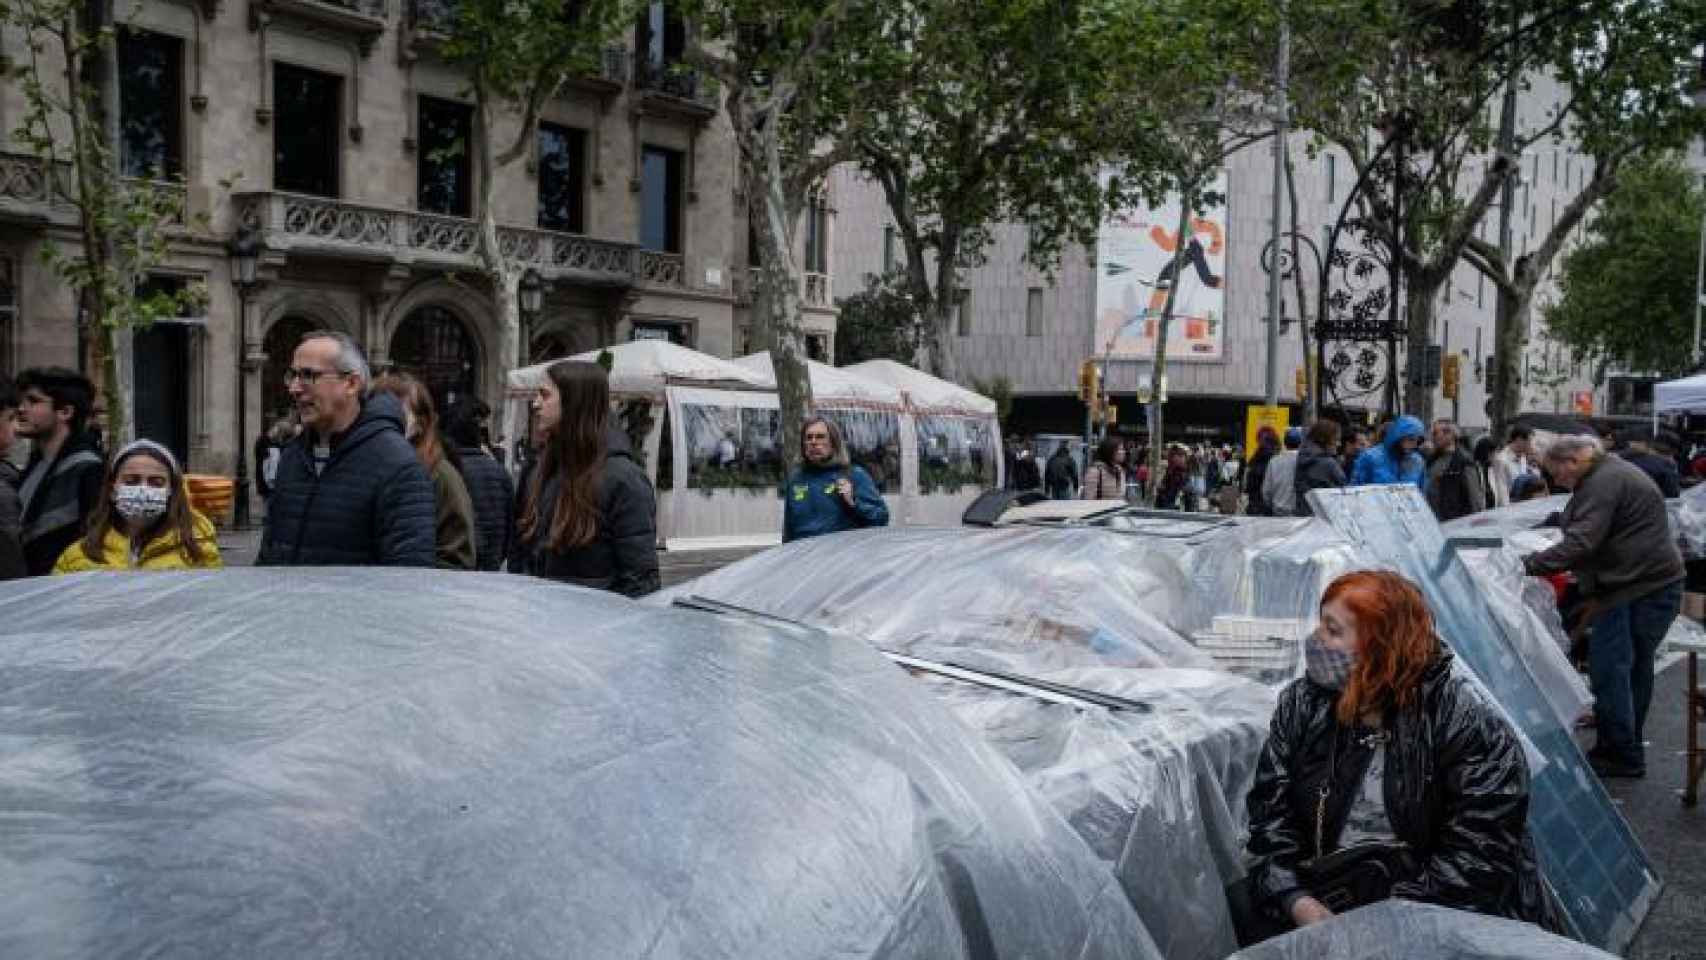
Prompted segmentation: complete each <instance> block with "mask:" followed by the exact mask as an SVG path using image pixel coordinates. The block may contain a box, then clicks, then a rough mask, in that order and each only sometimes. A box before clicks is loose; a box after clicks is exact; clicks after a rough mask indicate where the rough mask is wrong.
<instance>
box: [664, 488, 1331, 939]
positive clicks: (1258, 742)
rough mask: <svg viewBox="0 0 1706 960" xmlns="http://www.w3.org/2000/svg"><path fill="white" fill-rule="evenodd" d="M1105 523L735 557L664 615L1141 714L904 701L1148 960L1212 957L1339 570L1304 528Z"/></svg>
mask: <svg viewBox="0 0 1706 960" xmlns="http://www.w3.org/2000/svg"><path fill="white" fill-rule="evenodd" d="M1116 523H1117V527H1111V528H1085V527H1074V528H1065V529H1062V528H1047V527H1007V528H1000V529H994V530H988V529H974V528H957V529H934V530H916V529H913V530H907V529H902V530H893V529H891V530H886V531H855V532H852V533H846V534H839V535H836V536H833V537H822V538H816V539H813V540H805V541H799V542H796V543H792V544H788V545H786V546H784V547H781V548H779V549H776V550H771V551H767V552H766V553H763V554H760V555H758V556H755V557H750V558H748V559H746V560H743V561H741V562H740V563H738V564H734V565H732V566H729V567H725V568H723V569H722V570H720V571H717V572H715V573H712V574H709V575H707V576H705V577H702V578H700V579H698V580H695V581H693V582H692V583H690V584H687V585H685V586H683V587H681V588H678V590H677V591H675V594H674V596H686V595H697V596H702V597H707V598H710V599H713V600H717V601H721V602H723V603H726V604H731V605H734V606H738V607H744V608H746V609H749V610H754V611H757V612H760V613H764V614H768V615H771V616H780V617H785V618H789V619H794V620H800V621H804V622H807V623H812V624H815V625H820V626H825V627H828V628H831V629H836V630H839V631H845V632H847V633H850V634H853V635H857V636H859V637H862V638H864V639H866V640H868V641H869V642H871V643H873V644H875V645H877V646H879V647H882V648H885V649H889V650H893V651H895V652H899V653H904V654H907V655H909V656H914V657H919V658H923V659H927V660H933V661H937V662H944V663H955V664H961V665H965V666H969V667H973V668H983V669H997V670H1002V671H1005V672H1008V673H1014V674H1020V675H1023V676H1028V677H1033V678H1037V679H1041V680H1047V681H1054V682H1059V683H1066V684H1069V685H1072V686H1076V687H1081V688H1084V689H1089V690H1093V691H1096V692H1097V693H1104V694H1114V695H1117V696H1124V697H1127V698H1129V699H1132V700H1135V701H1138V702H1140V703H1142V704H1144V705H1145V706H1146V707H1147V709H1145V710H1143V711H1139V712H1125V711H1113V712H1109V711H1103V710H1077V709H1074V708H1073V707H1070V706H1063V705H1058V704H1051V703H1046V702H1042V701H1039V700H1035V699H1030V698H1024V697H1016V696H1014V695H1012V694H1010V693H1005V692H1000V691H992V690H989V689H986V688H983V687H977V686H972V685H968V684H966V683H963V682H958V681H953V680H946V679H943V678H940V677H937V676H934V675H926V677H925V679H923V681H922V682H924V683H926V684H928V685H929V686H930V688H931V689H932V690H933V691H935V692H936V694H937V695H938V696H939V697H941V698H942V699H943V700H944V702H946V703H947V704H948V705H949V706H950V707H951V708H952V709H953V711H954V713H955V714H956V715H957V716H958V717H959V718H960V720H962V721H963V722H964V723H966V724H967V725H969V726H971V727H972V728H973V729H976V730H978V731H980V732H982V734H983V736H984V738H985V739H986V740H987V741H988V742H989V743H991V744H994V745H995V746H996V748H997V749H999V750H1000V751H1001V752H1002V753H1003V754H1005V755H1006V756H1007V757H1008V758H1009V759H1010V760H1012V762H1013V763H1014V764H1015V765H1016V766H1018V768H1019V769H1020V770H1021V771H1022V772H1023V773H1024V774H1025V775H1026V778H1027V780H1028V782H1029V783H1030V784H1031V786H1032V788H1033V789H1034V790H1036V791H1037V792H1039V793H1040V794H1041V795H1042V796H1044V797H1046V798H1047V799H1048V800H1049V801H1050V802H1052V803H1053V804H1054V806H1055V808H1056V810H1057V811H1058V812H1059V813H1060V815H1061V816H1063V817H1064V818H1065V819H1066V820H1067V821H1068V822H1070V823H1071V824H1072V825H1073V827H1074V828H1075V829H1076V830H1077V831H1078V832H1079V834H1080V835H1081V836H1082V837H1083V838H1084V839H1085V841H1086V842H1087V843H1088V844H1089V845H1090V847H1091V849H1092V850H1094V851H1095V852H1096V854H1097V855H1098V856H1099V857H1101V858H1102V860H1103V861H1104V862H1105V863H1106V864H1107V867H1108V869H1109V870H1110V871H1111V872H1112V874H1113V875H1114V876H1116V877H1118V878H1119V880H1120V883H1121V885H1122V887H1123V888H1124V889H1125V891H1126V894H1127V896H1128V897H1129V898H1130V899H1131V902H1132V903H1133V904H1134V905H1135V906H1136V907H1137V909H1138V913H1139V915H1140V917H1141V918H1142V920H1143V922H1144V925H1145V926H1146V928H1147V929H1148V930H1149V931H1150V933H1151V934H1152V935H1153V936H1154V938H1155V940H1156V942H1157V943H1158V944H1159V945H1160V946H1161V948H1162V950H1163V952H1164V953H1165V954H1166V956H1168V957H1170V958H1176V960H1197V958H1204V960H1207V958H1216V957H1221V956H1224V955H1225V954H1226V953H1228V952H1230V951H1231V950H1232V949H1233V948H1234V947H1235V946H1236V944H1235V941H1234V940H1233V936H1232V928H1231V925H1230V920H1229V918H1228V917H1227V914H1226V904H1225V897H1224V895H1223V890H1224V888H1225V885H1226V884H1227V883H1229V882H1231V881H1233V880H1236V879H1238V878H1239V877H1240V876H1242V874H1243V867H1242V862H1241V856H1242V846H1243V831H1244V829H1245V822H1246V816H1245V809H1244V800H1245V796H1246V794H1248V792H1249V789H1250V784H1251V782H1252V780H1253V778H1254V774H1255V766H1256V761H1257V758H1258V756H1259V754H1260V750H1261V746H1262V744H1263V743H1264V742H1265V740H1266V738H1267V729H1268V719H1269V717H1270V715H1271V713H1272V710H1273V697H1274V694H1275V692H1276V688H1277V685H1279V684H1282V683H1284V682H1288V681H1290V680H1291V679H1293V678H1294V677H1295V676H1297V674H1298V672H1299V670H1300V666H1301V660H1300V651H1299V647H1298V644H1299V641H1300V640H1301V637H1302V636H1303V635H1304V633H1305V632H1306V631H1307V630H1308V629H1309V628H1310V627H1311V626H1312V624H1313V620H1314V616H1315V610H1314V604H1315V602H1316V600H1317V598H1318V597H1319V596H1320V593H1321V591H1322V589H1323V588H1324V587H1325V585H1326V583H1327V582H1329V581H1330V580H1331V579H1332V577H1334V576H1336V575H1337V574H1338V573H1340V572H1343V571H1344V570H1345V569H1349V568H1350V566H1351V565H1352V564H1353V561H1354V559H1355V558H1354V555H1353V552H1352V551H1351V550H1350V548H1349V547H1348V545H1347V544H1346V543H1345V542H1344V541H1343V540H1342V539H1341V538H1339V537H1338V536H1337V535H1336V534H1334V533H1333V532H1332V531H1331V529H1329V528H1327V527H1326V526H1325V525H1324V524H1316V523H1311V522H1309V521H1273V520H1256V521H1246V520H1237V521H1221V520H1216V521H1207V522H1205V521H1203V520H1199V519H1195V518H1184V517H1180V516H1179V515H1173V516H1172V517H1151V516H1133V517H1121V518H1118V520H1117V521H1116ZM670 599H672V597H671V596H664V597H659V598H658V599H657V600H656V601H655V602H660V603H661V602H669V600H670ZM1134 667H1135V668H1140V669H1130V668H1134ZM1115 668H1125V669H1115ZM1233 671H1236V672H1237V673H1241V674H1243V675H1244V677H1247V678H1251V679H1244V678H1241V677H1238V676H1232V675H1229V674H1230V672H1233ZM1253 680H1261V681H1264V682H1265V684H1264V683H1258V682H1252V681H1253Z"/></svg>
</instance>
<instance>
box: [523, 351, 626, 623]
mask: <svg viewBox="0 0 1706 960" xmlns="http://www.w3.org/2000/svg"><path fill="white" fill-rule="evenodd" d="M533 426H534V443H535V444H536V446H537V448H538V450H539V455H538V457H537V459H536V460H535V461H534V462H533V464H532V465H531V466H530V468H529V475H528V476H527V477H525V478H524V479H523V483H522V488H521V489H522V493H521V496H522V498H523V503H524V506H523V508H522V509H521V511H520V516H521V519H520V521H519V523H518V524H517V526H518V531H517V532H518V534H519V539H518V545H517V547H516V556H515V559H514V560H512V561H511V564H510V569H511V570H513V571H516V572H519V573H529V574H532V575H534V576H537V577H546V578H549V579H552V580H561V581H564V582H566V583H574V584H578V585H580V586H586V587H594V588H597V589H602V590H610V591H613V592H616V593H620V594H624V595H626V596H630V597H638V596H642V595H644V594H647V593H651V592H652V591H654V590H656V589H657V588H658V557H657V499H656V497H655V496H654V495H653V493H652V485H651V481H650V480H648V479H646V472H645V470H644V469H642V468H641V467H640V465H639V463H638V462H636V461H635V459H634V455H633V450H632V448H631V447H630V446H629V443H628V438H627V435H626V434H624V433H623V432H622V431H620V430H618V429H616V428H615V427H614V426H613V425H612V424H611V422H610V378H609V376H608V375H607V374H606V373H605V372H604V368H603V367H601V366H599V365H598V364H596V363H583V362H581V361H578V360H564V361H561V362H559V363H555V364H552V365H551V367H550V368H549V369H547V370H546V376H545V383H544V384H543V385H542V386H541V387H540V388H539V393H538V395H537V396H535V397H534V400H533Z"/></svg>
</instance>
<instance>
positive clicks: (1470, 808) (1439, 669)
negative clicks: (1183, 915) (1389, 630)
mask: <svg viewBox="0 0 1706 960" xmlns="http://www.w3.org/2000/svg"><path fill="white" fill-rule="evenodd" d="M1451 663H1452V655H1451V653H1450V652H1449V651H1443V650H1442V652H1441V654H1440V656H1439V658H1438V659H1437V660H1436V661H1435V662H1434V663H1433V665H1432V666H1430V667H1429V668H1428V671H1427V673H1426V674H1425V675H1424V676H1423V678H1422V682H1421V696H1420V697H1418V698H1417V699H1416V700H1415V701H1414V702H1412V703H1411V704H1410V706H1409V707H1407V708H1405V709H1403V710H1391V711H1388V715H1387V729H1389V730H1391V731H1392V739H1391V741H1390V742H1389V743H1388V745H1387V748H1386V750H1387V756H1386V778H1385V781H1386V812H1387V816H1388V817H1389V818H1390V820H1391V822H1392V830H1393V833H1394V834H1396V835H1397V837H1398V839H1400V840H1402V841H1404V842H1405V843H1406V844H1408V845H1409V846H1410V848H1411V849H1412V850H1414V851H1416V853H1417V855H1418V861H1419V862H1420V864H1421V872H1420V874H1419V875H1417V876H1415V877H1411V878H1408V879H1406V880H1402V881H1400V882H1399V883H1398V884H1397V886H1396V887H1395V888H1394V889H1393V896H1394V897H1397V898H1401V899H1405V900H1416V901H1420V902H1424V903H1435V904H1440V905H1442V906H1447V907H1454V908H1457V909H1461V910H1469V911H1473V912H1476V913H1485V914H1492V915H1495V916H1501V917H1508V918H1511V919H1516V920H1526V921H1530V922H1534V923H1541V922H1544V921H1545V919H1546V918H1547V916H1548V913H1547V910H1546V906H1545V903H1546V901H1545V898H1544V895H1543V893H1542V890H1541V884H1540V871H1539V868H1538V867H1537V865H1536V863H1537V861H1536V858H1535V853H1534V843H1533V840H1532V839H1531V838H1530V836H1529V833H1528V764H1527V761H1526V760H1525V759H1524V758H1523V753H1522V745H1521V743H1520V742H1519V740H1518V739H1517V736H1516V733H1515V732H1514V731H1513V730H1512V729H1511V728H1510V725H1509V724H1508V723H1507V722H1506V721H1505V719H1504V717H1503V716H1502V715H1501V714H1500V713H1499V712H1498V710H1497V709H1496V708H1495V707H1494V706H1492V705H1491V704H1490V703H1488V702H1487V701H1486V700H1485V699H1483V696H1482V694H1481V693H1480V692H1479V691H1478V689H1477V688H1476V687H1475V686H1474V685H1473V683H1472V682H1471V681H1470V680H1469V679H1468V678H1467V677H1462V676H1457V675H1454V674H1453V673H1452V669H1451ZM1336 701H1337V695H1336V694H1335V693H1334V692H1333V691H1331V690H1327V689H1325V688H1323V687H1320V686H1318V685H1316V684H1315V683H1314V682H1312V681H1310V680H1308V679H1307V678H1299V679H1298V680H1295V681H1293V682H1292V684H1291V685H1290V686H1289V687H1287V688H1286V689H1285V690H1284V691H1283V692H1282V693H1281V694H1280V698H1279V706H1278V707H1277V708H1276V709H1275V711H1274V717H1273V722H1272V725H1271V727H1270V730H1269V733H1268V742H1267V746H1266V747H1265V748H1263V750H1262V758H1261V762H1260V764H1259V765H1258V767H1257V769H1256V783H1255V786H1253V787H1252V788H1251V789H1250V797H1249V808H1250V842H1249V853H1250V857H1251V860H1252V864H1251V867H1250V878H1251V885H1250V887H1251V891H1252V895H1253V896H1254V897H1255V898H1256V900H1257V906H1258V907H1259V908H1260V909H1262V910H1264V911H1265V912H1267V913H1268V914H1269V915H1270V916H1273V917H1276V918H1284V919H1289V917H1286V915H1285V907H1286V906H1287V905H1288V901H1289V900H1290V899H1291V898H1292V896H1293V895H1294V894H1297V893H1300V892H1303V891H1302V888H1301V886H1300V885H1299V883H1298V879H1297V874H1296V873H1295V872H1294V871H1295V868H1296V867H1297V865H1298V864H1299V863H1302V862H1303V861H1306V860H1310V859H1313V858H1314V857H1315V855H1316V836H1315V815H1316V806H1317V798H1318V796H1319V794H1318V790H1319V789H1320V787H1321V786H1322V785H1323V784H1324V783H1325V782H1326V780H1327V775H1328V768H1329V756H1330V752H1331V750H1332V748H1333V743H1334V740H1335V739H1337V741H1338V762H1337V764H1336V770H1335V776H1334V778H1333V779H1334V785H1333V787H1332V790H1331V792H1330V793H1329V795H1328V803H1327V814H1326V818H1325V823H1326V829H1325V830H1324V831H1323V833H1324V834H1325V835H1326V842H1324V843H1322V844H1321V849H1322V850H1323V851H1326V852H1330V851H1332V850H1333V849H1335V847H1336V845H1337V841H1338V837H1339V834H1340V832H1341V831H1342V830H1343V829H1344V826H1345V821H1346V819H1347V818H1348V816H1349V814H1350V807H1351V802H1352V800H1354V798H1355V796H1356V794H1357V792H1358V790H1359V788H1360V785H1361V783H1362V779H1363V776H1364V774H1365V773H1366V771H1367V769H1368V761H1369V759H1370V757H1371V756H1372V751H1371V750H1369V749H1365V748H1360V747H1358V745H1357V743H1356V741H1355V739H1354V738H1353V737H1351V736H1350V731H1348V730H1346V729H1343V728H1341V727H1340V726H1339V723H1338V721H1337V719H1335V717H1334V715H1333V706H1334V704H1335V702H1336ZM1547 925H1548V926H1554V924H1552V923H1549V922H1548V923H1547Z"/></svg>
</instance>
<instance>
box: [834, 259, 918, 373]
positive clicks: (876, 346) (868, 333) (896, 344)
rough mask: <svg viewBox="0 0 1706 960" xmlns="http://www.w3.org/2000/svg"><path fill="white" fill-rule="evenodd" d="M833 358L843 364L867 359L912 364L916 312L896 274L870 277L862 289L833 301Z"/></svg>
mask: <svg viewBox="0 0 1706 960" xmlns="http://www.w3.org/2000/svg"><path fill="white" fill-rule="evenodd" d="M836 306H837V307H839V308H840V309H841V315H840V317H839V318H838V319H837V320H836V324H835V359H836V361H837V362H838V363H840V364H841V365H842V366H848V365H851V364H855V363H863V362H865V361H866V360H883V359H888V360H897V361H899V362H901V363H905V364H909V365H910V364H911V363H912V362H913V354H914V343H913V341H914V334H913V330H914V328H915V327H916V325H917V323H918V313H917V311H916V310H914V309H913V305H912V300H911V298H910V297H908V296H907V294H906V291H905V287H904V285H903V283H902V281H901V279H900V278H899V276H897V275H895V274H892V273H891V274H889V275H888V276H886V277H880V278H879V277H871V278H868V279H867V280H866V282H865V289H863V290H861V291H859V292H858V293H855V294H853V295H852V296H849V297H842V298H841V299H839V300H837V301H836Z"/></svg>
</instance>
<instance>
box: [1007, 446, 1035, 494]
mask: <svg viewBox="0 0 1706 960" xmlns="http://www.w3.org/2000/svg"><path fill="white" fill-rule="evenodd" d="M1009 481H1010V482H1011V484H1012V487H1013V489H1014V490H1017V491H1019V492H1020V493H1024V492H1025V491H1027V490H1041V489H1042V488H1043V471H1042V468H1041V467H1039V466H1037V457H1036V454H1035V453H1033V452H1032V451H1031V445H1030V444H1029V443H1021V444H1020V445H1019V451H1018V452H1017V453H1015V454H1014V455H1013V472H1012V474H1011V475H1010V477H1009Z"/></svg>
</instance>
